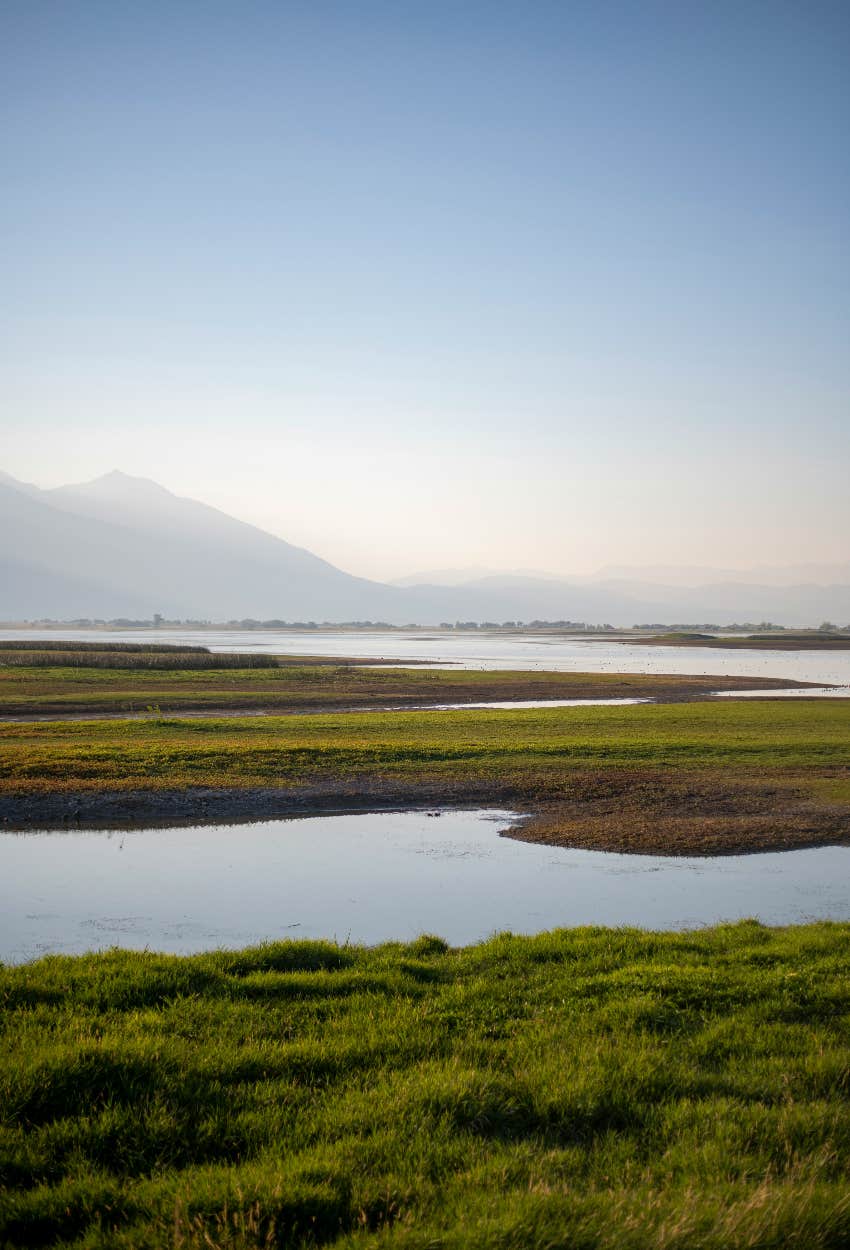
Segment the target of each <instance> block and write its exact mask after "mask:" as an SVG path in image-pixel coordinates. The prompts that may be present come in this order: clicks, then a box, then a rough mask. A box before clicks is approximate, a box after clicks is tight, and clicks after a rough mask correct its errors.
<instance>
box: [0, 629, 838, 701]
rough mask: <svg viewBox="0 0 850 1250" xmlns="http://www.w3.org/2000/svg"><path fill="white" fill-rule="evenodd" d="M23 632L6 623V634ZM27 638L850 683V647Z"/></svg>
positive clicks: (258, 635) (178, 635)
mask: <svg viewBox="0 0 850 1250" xmlns="http://www.w3.org/2000/svg"><path fill="white" fill-rule="evenodd" d="M21 636H22V635H21V631H20V630H18V631H15V630H8V629H4V630H0V639H3V638H20V637H21ZM26 637H27V638H29V639H32V640H35V639H38V638H54V639H60V638H67V639H71V640H75V641H86V640H97V641H102V642H112V641H114V642H144V641H145V640H149V641H153V640H155V641H157V642H177V643H179V642H182V643H190V644H191V643H197V644H200V645H201V646H205V647H209V648H210V650H212V651H271V652H275V653H281V654H284V653H286V654H289V655H325V656H327V655H334V656H335V655H338V656H357V657H361V658H363V659H382V660H385V661H386V663H387V664H404V663H406V662H407V663H409V662H410V661H411V660H420V661H424V662H425V663H427V664H431V665H434V666H437V667H445V666H447V665H452V666H453V667H454V666H456V667H459V668H480V669H522V670H526V671H534V670H537V669H542V670H545V669H549V670H552V671H555V672H566V673H678V674H684V673H688V674H701V673H705V674H710V675H713V676H718V675H719V676H739V677H785V678H788V679H789V680H791V681H813V682H817V683H818V684H821V685H841V686H847V687H850V650H847V651H748V650H735V651H723V650H718V649H716V648H713V647H645V646H636V645H635V644H634V643H628V642H625V643H622V642H616V641H614V640H613V639H612V638H604V637H596V638H576V637H563V638H559V637H552V636H545V637H543V636H541V635H539V634H533V633H530V634H511V635H506V636H503V635H500V634H488V633H485V632H481V631H475V630H471V631H470V632H469V633H463V632H461V631H457V632H446V633H434V634H429V633H422V632H419V631H410V632H409V633H408V632H405V631H404V630H398V631H395V630H393V631H390V632H385V631H380V630H375V631H364V632H362V633H361V632H356V633H354V632H346V631H344V630H340V631H330V630H329V631H328V632H319V631H318V630H215V629H209V630H205V629H201V630H190V629H186V630H182V629H181V630H175V629H158V630H141V629H137V630H98V631H96V632H93V631H92V630H73V629H66V630H59V629H56V630H27V631H26ZM844 693H845V694H850V690H845V691H844Z"/></svg>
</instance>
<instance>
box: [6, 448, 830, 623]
mask: <svg viewBox="0 0 850 1250" xmlns="http://www.w3.org/2000/svg"><path fill="white" fill-rule="evenodd" d="M468 572H472V573H479V572H480V573H484V574H485V575H484V576H479V577H474V578H472V579H470V580H466V581H462V582H461V584H453V585H445V584H443V585H435V584H427V583H426V584H416V585H392V586H388V585H385V584H383V583H381V582H374V581H369V580H367V579H365V578H360V577H353V576H352V575H351V574H348V573H344V572H343V571H342V570H341V569H337V568H335V567H334V566H333V565H332V564H329V563H328V562H327V561H326V560H322V559H320V558H319V557H318V556H315V555H313V554H312V553H311V552H309V551H306V550H305V549H304V548H302V547H295V546H292V545H291V544H290V543H287V542H284V540H283V539H281V538H276V537H275V536H274V535H272V534H268V533H266V532H265V531H264V530H260V529H257V528H256V526H253V525H248V524H246V523H245V522H243V521H239V520H236V519H235V518H234V517H231V516H228V515H227V514H226V513H224V512H221V511H219V510H218V509H216V508H211V507H209V506H208V505H207V504H203V503H199V502H198V501H197V500H194V499H186V498H183V497H181V496H178V495H174V494H172V493H171V492H170V491H168V490H166V489H165V488H164V487H162V486H160V485H158V484H157V483H156V482H152V481H149V480H147V479H145V478H139V477H131V476H129V475H128V474H125V473H120V472H117V471H116V472H113V473H108V474H106V475H105V476H104V477H100V478H97V479H95V480H94V481H92V482H86V483H83V484H81V485H74V486H62V487H58V488H56V489H53V490H40V489H39V488H38V487H36V486H33V485H31V484H30V483H26V482H19V481H16V480H15V479H14V478H12V477H10V476H9V475H8V474H3V473H0V620H33V619H41V618H53V619H65V620H67V619H71V618H75V617H102V618H105V619H110V618H115V617H121V616H125V617H130V618H137V619H144V618H150V617H152V616H153V614H154V613H155V612H160V613H162V615H163V616H166V617H170V618H178V619H201V620H203V619H206V620H213V621H227V620H231V619H243V618H246V617H252V618H256V619H259V620H267V619H279V620H289V621H309V620H314V621H356V620H361V621H362V620H373V621H386V622H388V623H390V624H395V625H403V624H411V623H418V624H437V623H439V622H440V621H449V622H455V621H457V620H461V621H464V620H468V621H495V622H502V621H506V620H521V621H532V620H535V619H537V620H568V621H587V622H590V623H600V624H601V623H603V622H608V623H610V624H612V625H631V624H634V623H644V622H646V623H653V622H664V623H674V622H675V623H679V622H683V623H684V622H686V623H696V624H698V623H704V622H713V623H716V624H720V625H723V624H730V623H732V622H734V621H736V620H738V621H753V622H758V621H762V620H771V621H774V622H776V623H778V624H784V625H811V624H815V625H817V624H820V622H821V621H822V620H826V619H828V620H833V621H836V622H837V623H838V624H846V623H847V622H848V621H850V585H848V584H836V585H827V586H819V585H815V584H799V585H793V586H777V585H758V584H744V583H740V582H738V581H735V580H728V581H719V582H717V583H714V584H707V585H703V586H683V585H665V584H660V583H654V582H651V581H648V580H644V579H641V578H639V577H619V578H618V577H611V576H607V577H606V576H599V577H598V578H587V577H576V578H562V579H558V578H554V577H549V576H545V575H544V576H541V575H537V574H533V573H519V574H487V573H486V570H468ZM607 572H610V570H609V571H607ZM624 572H625V570H624ZM447 573H448V574H449V578H448V580H450V574H451V571H450V570H448V571H447V570H444V571H443V576H446V574H447ZM402 580H404V581H407V580H408V579H402Z"/></svg>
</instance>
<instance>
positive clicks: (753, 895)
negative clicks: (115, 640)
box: [0, 811, 850, 962]
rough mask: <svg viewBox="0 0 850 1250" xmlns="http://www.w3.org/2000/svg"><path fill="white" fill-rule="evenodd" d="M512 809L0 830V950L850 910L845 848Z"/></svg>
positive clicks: (9, 957)
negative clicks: (698, 834) (631, 830)
mask: <svg viewBox="0 0 850 1250" xmlns="http://www.w3.org/2000/svg"><path fill="white" fill-rule="evenodd" d="M511 820H512V817H511V815H510V813H508V812H497V811H467V812H443V813H442V814H441V815H440V816H439V817H437V816H429V815H427V814H426V813H425V812H421V811H419V812H402V813H386V812H385V813H380V814H362V813H361V814H358V815H349V816H325V817H313V818H309V819H297V820H276V821H264V822H262V823H258V824H250V825H218V826H213V827H208V828H187V829H181V828H177V829H141V830H133V831H130V830H118V831H113V832H85V833H83V832H69V833H2V834H0V959H2V960H3V961H5V962H21V961H24V960H27V959H32V958H34V957H36V956H38V955H42V954H45V953H47V952H67V953H79V952H82V951H88V950H97V949H103V948H106V947H110V946H120V947H124V948H128V949H133V950H142V949H151V950H157V951H170V952H174V953H181V954H186V953H190V952H194V951H202V950H208V949H210V948H211V947H219V946H222V947H240V946H245V945H248V944H251V943H256V942H261V941H265V940H271V939H279V938H320V937H321V938H335V939H337V940H339V941H345V940H351V941H352V942H366V943H375V942H380V941H383V940H387V939H409V938H413V937H415V936H416V935H417V934H419V933H423V932H428V933H437V934H440V935H441V936H442V937H444V938H446V939H447V940H448V941H449V942H451V943H452V944H463V943H468V942H474V941H477V940H479V939H481V938H485V937H487V936H488V935H490V934H492V933H495V932H499V931H502V930H505V929H510V930H513V932H515V933H536V932H540V931H541V930H544V929H551V928H555V927H558V926H569V925H585V924H604V925H638V926H642V927H649V928H659V929H684V928H692V927H698V926H700V925H706V924H713V923H715V922H717V921H721V920H735V919H739V918H741V917H743V916H756V917H758V918H759V919H760V920H762V921H763V922H765V923H766V924H791V923H796V922H801V921H806V920H814V919H834V920H848V919H850V848H848V847H825V848H819V849H816V850H803V851H785V852H781V853H776V854H765V855H747V856H729V857H725V858H716V859H682V858H678V859H672V858H659V857H651V856H635V855H613V854H607V853H603V852H596V851H576V850H566V849H562V848H558V847H545V846H534V845H531V844H528V843H523V842H517V841H515V840H513V839H510V838H502V837H499V833H500V831H501V830H503V829H505V828H506V827H507V826H508V825H509V824H510V823H511Z"/></svg>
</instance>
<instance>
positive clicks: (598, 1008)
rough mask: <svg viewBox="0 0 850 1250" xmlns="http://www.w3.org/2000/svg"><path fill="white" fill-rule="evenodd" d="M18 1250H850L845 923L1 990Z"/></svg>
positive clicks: (116, 961) (3, 1221)
mask: <svg viewBox="0 0 850 1250" xmlns="http://www.w3.org/2000/svg"><path fill="white" fill-rule="evenodd" d="M0 996H2V999H3V1002H4V1012H3V1016H2V1030H3V1045H2V1048H0V1055H2V1058H0V1102H2V1107H3V1120H2V1128H0V1160H2V1163H0V1167H2V1173H0V1175H2V1183H3V1185H4V1188H3V1190H2V1194H0V1244H2V1245H4V1246H8V1247H29V1246H33V1247H34V1246H45V1245H58V1244H60V1242H61V1244H62V1245H63V1246H65V1247H71V1246H73V1247H76V1248H78V1250H82V1248H83V1247H85V1248H87V1250H94V1248H95V1247H99V1248H104V1250H106V1248H109V1247H123V1248H130V1247H132V1248H133V1250H155V1248H161V1247H198V1248H200V1247H211V1248H213V1250H215V1248H216V1247H231V1248H235V1247H247V1246H257V1247H259V1246H264V1247H269V1246H278V1247H284V1246H293V1247H295V1246H334V1247H342V1246H349V1247H354V1246H364V1247H365V1246H374V1247H378V1246H398V1247H400V1248H401V1247H406V1248H411V1250H412V1248H414V1247H415V1248H416V1250H426V1248H430V1250H437V1248H438V1247H443V1248H445V1250H450V1248H451V1250H461V1248H469V1247H482V1248H483V1247H488V1248H490V1247H492V1250H496V1248H498V1250H509V1248H512V1247H516V1248H517V1250H534V1248H536V1247H539V1248H540V1250H543V1248H545V1250H555V1248H556V1247H563V1250H573V1248H576V1247H580V1248H582V1250H591V1248H598V1250H630V1248H631V1250H647V1248H648V1247H655V1248H657V1250H662V1248H663V1250H703V1248H704V1250H734V1248H736V1247H742V1248H743V1247H750V1248H752V1250H755V1248H756V1247H759V1248H767V1247H785V1246H788V1247H801V1248H805V1250H818V1248H826V1247H846V1246H847V1245H848V1244H850V1175H848V1165H849V1164H850V1105H848V1099H847V1092H848V1084H850V1047H848V1041H850V1037H848V1025H850V926H847V925H817V926H810V927H805V928H796V929H789V930H784V931H771V930H767V929H764V928H762V927H760V926H759V925H757V924H755V923H744V924H740V925H736V926H732V927H726V928H719V929H715V930H710V931H703V932H701V933H698V934H679V935H671V934H653V933H639V932H630V931H610V930H609V931H606V930H571V931H562V932H556V933H551V934H544V935H541V936H539V937H536V938H516V937H510V936H501V937H498V938H495V939H493V940H491V941H489V942H487V943H484V944H482V945H480V946H475V947H471V948H468V949H465V950H448V949H446V948H445V946H444V945H443V944H442V943H441V942H439V941H438V940H435V939H427V938H425V939H420V940H419V941H417V942H415V943H413V944H412V945H408V946H384V947H380V948H376V949H372V950H364V949H357V948H348V947H337V946H330V945H325V944H320V943H291V944H280V945H273V946H267V947H261V948H257V949H254V950H248V951H243V952H239V953H223V952H217V953H211V954H208V955H203V956H198V957H194V958H184V959H180V958H173V957H172V958H169V957H164V956H156V955H140V954H125V953H119V952H113V953H109V954H103V955H97V956H87V957H83V958H76V959H72V958H58V957H53V958H49V959H43V960H41V961H39V962H37V963H35V964H32V965H27V966H23V967H18V968H6V969H0Z"/></svg>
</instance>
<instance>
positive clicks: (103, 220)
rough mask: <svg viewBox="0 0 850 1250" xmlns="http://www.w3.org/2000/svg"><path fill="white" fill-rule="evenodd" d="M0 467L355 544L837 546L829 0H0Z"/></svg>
mask: <svg viewBox="0 0 850 1250" xmlns="http://www.w3.org/2000/svg"><path fill="white" fill-rule="evenodd" d="M0 48H2V52H0V59H2V64H0V99H1V100H2V144H3V152H2V161H3V166H2V167H3V184H4V189H3V195H2V198H1V199H0V226H2V242H0V248H1V249H2V254H0V261H2V275H3V277H2V284H3V292H4V294H3V300H2V305H1V306H0V318H1V319H2V324H0V336H2V342H3V345H4V346H3V348H2V351H3V354H4V362H3V363H4V368H3V371H2V382H0V388H2V389H0V401H2V411H3V434H4V437H3V443H4V446H5V448H6V451H5V453H4V457H3V463H2V465H0V467H2V468H5V469H6V470H7V471H8V472H11V473H13V474H15V475H17V476H19V477H26V478H30V479H31V480H35V481H36V482H38V483H39V484H42V485H53V484H58V483H60V482H64V481H69V480H81V479H85V478H90V477H93V476H95V475H96V474H99V473H101V472H105V471H106V470H108V469H110V468H113V467H118V468H122V469H124V470H125V471H127V472H131V473H133V472H136V473H140V474H143V475H146V476H151V477H154V478H156V479H157V480H158V481H160V482H162V483H163V485H166V486H168V487H169V488H171V489H173V490H176V491H177V492H178V493H186V494H193V495H195V496H196V497H200V498H204V499H206V500H208V501H210V502H213V503H216V504H218V505H219V506H222V507H225V508H226V509H227V510H229V511H232V512H235V513H237V514H239V515H242V516H244V517H246V519H250V520H254V521H255V522H257V523H259V524H262V525H264V526H265V527H267V528H270V529H272V530H274V531H275V532H277V533H279V534H281V535H282V536H283V537H286V538H288V539H290V540H291V541H296V542H300V543H303V544H304V545H307V546H309V547H311V548H312V549H314V550H316V551H317V552H318V553H319V554H322V555H324V556H326V557H327V558H329V559H332V560H334V561H335V562H336V563H339V564H340V565H342V566H343V567H345V568H348V569H350V570H351V571H354V572H361V573H364V574H367V575H372V576H393V575H396V574H401V573H404V572H407V571H409V570H410V569H416V568H421V567H428V566H429V565H434V566H445V565H447V564H464V565H465V564H472V563H475V564H487V565H491V566H493V567H504V568H507V567H513V566H518V565H522V566H526V567H540V568H550V569H553V570H555V571H564V572H567V571H573V570H574V571H583V570H588V569H591V568H593V567H595V566H597V565H599V564H604V563H606V562H616V563H658V562H664V561H674V562H675V561H678V562H687V563H719V564H731V565H744V564H747V563H750V562H756V561H767V562H775V563H783V562H786V561H795V560H800V559H811V560H838V559H846V558H848V557H850V502H848V500H850V491H848V470H850V407H848V394H850V387H849V386H848V381H850V364H849V363H848V362H849V361H850V352H848V305H849V304H850V283H848V277H850V260H848V221H850V159H848V151H850V147H848V131H849V130H850V126H849V125H848V123H850V73H848V64H850V4H848V3H846V2H845V3H822V2H818V0H812V2H806V3H804V2H803V0H800V2H799V3H784V2H783V0H767V2H764V3H762V2H752V0H737V2H729V3H727V2H725V0H711V2H709V0H704V2H702V3H697V2H696V0H669V2H664V3H654V2H651V0H647V2H640V0H620V2H617V3H606V2H605V0H594V2H592V3H591V2H588V3H583V2H582V3H569V2H568V0H563V2H561V3H543V2H541V3H534V2H530V3H499V2H498V0H491V2H489V3H480V4H479V3H464V2H463V0H454V2H448V0H446V2H443V0H430V2H425V0H422V2H412V0H411V2H409V3H407V2H405V0H395V2H388V3H370V2H369V0H357V2H356V3H350V2H346V3H323V2H322V0H311V2H310V3H303V4H300V3H299V4H295V3H286V2H285V0H276V2H275V3H259V2H253V3H252V2H251V0H246V2H241V3H237V2H236V0H232V2H231V3H226V4H225V3H216V2H215V0H192V2H189V0H186V2H179V0H175V2H172V3H167V4H166V3H157V2H156V0H148V2H146V3H145V4H132V3H117V2H116V0H108V2H106V3H89V2H87V0H80V2H77V3H72V2H64V3H58V2H48V3H45V2H44V0H23V2H21V3H18V2H17V0H3V3H2V5H0Z"/></svg>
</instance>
